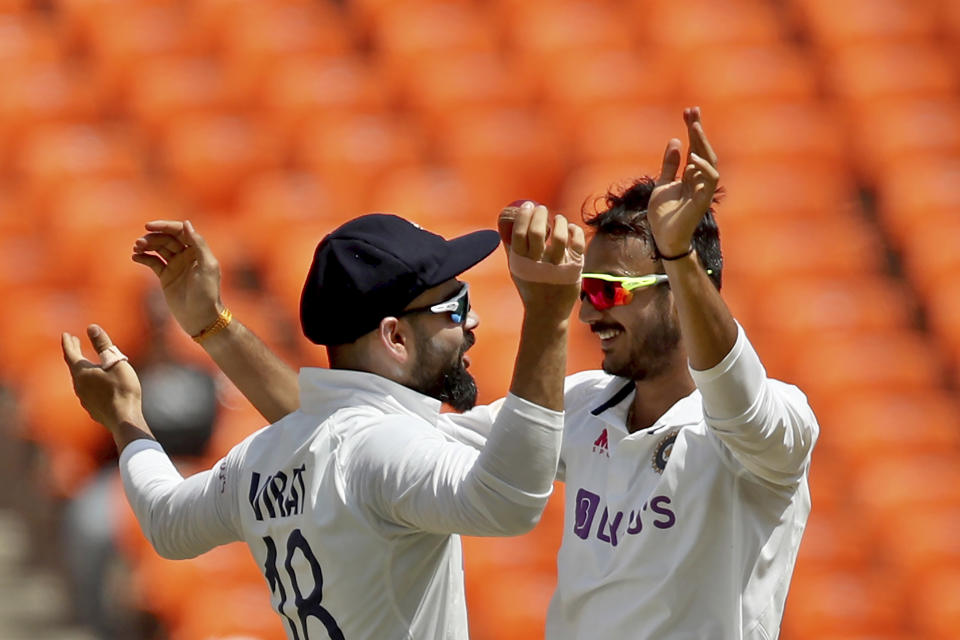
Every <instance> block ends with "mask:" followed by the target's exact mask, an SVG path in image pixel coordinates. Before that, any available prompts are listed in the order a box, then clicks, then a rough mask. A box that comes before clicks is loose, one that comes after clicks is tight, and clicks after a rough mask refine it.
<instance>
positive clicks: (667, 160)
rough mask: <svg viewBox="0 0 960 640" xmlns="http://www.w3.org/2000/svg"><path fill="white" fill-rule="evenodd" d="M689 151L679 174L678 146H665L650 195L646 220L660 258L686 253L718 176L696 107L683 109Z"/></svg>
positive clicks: (677, 142) (705, 210)
mask: <svg viewBox="0 0 960 640" xmlns="http://www.w3.org/2000/svg"><path fill="white" fill-rule="evenodd" d="M683 120H684V122H685V123H686V125H687V136H688V138H689V145H690V148H689V151H688V154H687V163H686V165H685V166H684V169H683V174H682V176H681V178H680V179H679V180H677V170H678V169H679V168H680V146H681V143H680V141H679V140H677V139H676V138H674V139H672V140H670V142H668V143H667V148H666V151H665V152H664V154H663V164H662V166H661V168H660V177H658V178H657V181H656V188H655V189H654V190H653V193H652V194H651V195H650V203H649V205H648V206H647V219H648V220H649V221H650V228H651V231H652V232H653V239H654V241H655V242H656V244H657V249H658V250H659V251H660V255H662V256H666V257H668V258H670V257H675V256H681V255H684V254H686V253H688V252H689V251H690V248H691V244H690V243H691V240H692V238H693V232H694V230H695V229H696V228H697V225H698V224H699V223H700V220H701V218H703V215H704V214H705V213H706V212H707V209H709V208H710V205H711V203H712V202H713V196H714V193H716V190H717V183H718V182H719V180H720V173H719V172H718V171H717V154H716V153H714V151H713V149H712V148H711V147H710V143H709V142H708V141H707V136H706V134H705V133H704V131H703V124H702V123H701V121H700V108H699V107H693V108H688V109H684V111H683Z"/></svg>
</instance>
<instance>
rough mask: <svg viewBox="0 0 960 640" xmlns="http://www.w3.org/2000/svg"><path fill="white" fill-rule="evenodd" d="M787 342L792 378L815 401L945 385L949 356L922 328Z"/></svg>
mask: <svg viewBox="0 0 960 640" xmlns="http://www.w3.org/2000/svg"><path fill="white" fill-rule="evenodd" d="M785 343H786V344H784V345H782V346H783V348H784V349H785V350H786V353H788V354H789V355H790V358H789V362H787V363H786V364H787V365H788V366H787V371H786V373H787V374H788V379H790V380H791V381H792V382H795V383H796V384H797V385H798V386H800V388H802V389H803V390H804V391H805V392H806V393H807V395H808V396H809V397H810V400H811V403H812V404H813V406H815V407H816V406H817V405H818V403H820V402H824V401H834V400H835V399H836V398H839V397H843V396H844V395H847V394H850V393H852V392H854V391H858V390H861V389H873V390H876V391H877V392H884V391H886V392H888V393H898V392H899V393H902V392H905V391H911V390H923V389H929V388H931V387H937V386H939V385H941V384H942V383H943V382H944V380H945V374H944V362H943V357H942V356H941V354H940V353H938V352H937V351H936V350H935V349H934V346H933V345H932V344H931V343H930V342H929V341H928V340H926V339H925V337H924V336H922V335H921V334H919V333H915V332H906V331H902V330H897V331H860V332H857V333H852V334H848V335H843V336H841V335H829V336H825V337H823V338H821V339H819V340H816V341H814V342H808V343H806V344H805V345H804V348H803V349H796V345H790V344H789V341H785Z"/></svg>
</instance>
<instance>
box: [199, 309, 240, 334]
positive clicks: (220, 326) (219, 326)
mask: <svg viewBox="0 0 960 640" xmlns="http://www.w3.org/2000/svg"><path fill="white" fill-rule="evenodd" d="M231 322H233V314H232V313H231V312H230V309H227V308H224V310H223V311H221V312H220V315H219V316H217V319H216V320H215V321H214V322H213V323H212V324H210V325H209V326H208V327H207V328H206V329H204V330H203V331H201V332H200V333H198V334H197V335H195V336H193V339H194V340H195V341H197V342H203V341H204V340H206V339H207V338H209V337H210V336H212V335H215V334H217V333H220V332H221V331H223V330H224V329H226V328H227V327H228V326H230V323H231Z"/></svg>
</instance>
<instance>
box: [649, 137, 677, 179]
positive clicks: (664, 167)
mask: <svg viewBox="0 0 960 640" xmlns="http://www.w3.org/2000/svg"><path fill="white" fill-rule="evenodd" d="M681 146H682V143H681V142H680V141H679V140H678V139H676V138H670V141H669V142H667V148H666V149H665V150H664V152H663V162H662V164H661V165H660V175H659V177H657V181H656V183H655V184H656V186H658V187H659V186H660V185H663V184H669V183H671V182H673V181H674V180H676V178H677V169H679V168H680V147H681Z"/></svg>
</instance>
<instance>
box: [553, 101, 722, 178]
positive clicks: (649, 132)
mask: <svg viewBox="0 0 960 640" xmlns="http://www.w3.org/2000/svg"><path fill="white" fill-rule="evenodd" d="M705 117H706V116H705ZM707 126H709V124H708V125H707ZM685 129H686V127H685V126H684V124H683V118H682V114H681V111H680V110H679V109H675V108H673V107H667V106H659V105H656V106H654V105H651V106H635V105H630V106H619V107H606V108H601V109H596V110H593V111H591V112H589V113H586V114H584V118H583V120H582V122H580V123H579V124H578V125H577V126H576V129H575V131H574V134H573V139H572V142H571V154H570V155H572V157H573V160H574V162H575V164H576V165H588V164H601V163H603V164H616V165H620V166H625V167H626V166H636V167H638V169H639V170H640V171H642V172H643V173H648V174H651V175H654V176H656V175H657V173H659V171H660V164H661V161H662V160H663V150H664V149H665V148H666V146H667V141H668V140H669V139H670V138H681V139H683V138H685V137H686V134H685V133H684V132H685ZM718 153H719V152H718ZM622 177H623V176H622V175H621V176H611V179H614V180H616V179H619V178H622Z"/></svg>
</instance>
